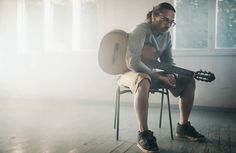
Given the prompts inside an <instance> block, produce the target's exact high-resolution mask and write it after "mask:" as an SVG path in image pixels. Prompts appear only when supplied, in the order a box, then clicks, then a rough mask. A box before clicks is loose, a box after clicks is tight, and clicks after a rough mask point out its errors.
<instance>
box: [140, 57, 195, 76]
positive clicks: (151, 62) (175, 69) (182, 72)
mask: <svg viewBox="0 0 236 153" xmlns="http://www.w3.org/2000/svg"><path fill="white" fill-rule="evenodd" d="M143 62H144V63H145V64H146V65H147V66H150V67H152V68H155V69H161V70H164V71H166V72H168V73H177V74H180V75H184V76H187V77H191V78H193V77H194V74H195V72H193V71H190V70H187V69H183V68H180V67H177V66H173V65H167V64H163V63H160V62H158V61H155V60H143Z"/></svg>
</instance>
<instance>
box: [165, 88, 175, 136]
mask: <svg viewBox="0 0 236 153" xmlns="http://www.w3.org/2000/svg"><path fill="white" fill-rule="evenodd" d="M166 93H167V95H166V96H167V104H168V111H169V121H170V134H171V139H172V140H174V136H173V129H172V119H171V110H170V98H169V92H168V89H166Z"/></svg>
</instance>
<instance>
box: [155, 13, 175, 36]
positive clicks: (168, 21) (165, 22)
mask: <svg viewBox="0 0 236 153" xmlns="http://www.w3.org/2000/svg"><path fill="white" fill-rule="evenodd" d="M174 18H175V12H173V11H171V10H165V11H163V12H162V13H160V14H159V15H158V16H154V17H153V18H152V26H153V28H154V29H155V30H156V31H157V32H158V33H164V32H166V31H168V30H169V28H170V27H171V26H174V25H175V22H174Z"/></svg>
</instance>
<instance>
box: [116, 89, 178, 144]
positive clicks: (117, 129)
mask: <svg viewBox="0 0 236 153" xmlns="http://www.w3.org/2000/svg"><path fill="white" fill-rule="evenodd" d="M121 88H122V89H121ZM127 92H130V93H131V90H130V89H128V88H126V87H124V86H120V85H118V87H117V90H116V102H115V116H114V129H116V140H119V120H120V118H119V117H120V95H121V94H124V93H127ZM149 92H150V93H152V94H154V93H156V92H158V93H161V108H160V120H159V128H161V122H162V110H163V101H164V95H166V97H167V105H168V112H169V122H170V134H171V139H172V140H173V139H174V137H173V129H172V119H171V109H170V99H169V92H168V89H166V88H160V89H150V91H149Z"/></svg>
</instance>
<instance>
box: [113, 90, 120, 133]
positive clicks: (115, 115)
mask: <svg viewBox="0 0 236 153" xmlns="http://www.w3.org/2000/svg"><path fill="white" fill-rule="evenodd" d="M118 88H119V87H117V91H116V101H115V114H114V129H116V118H117V104H118V100H117V99H118V95H119V94H120V91H119V89H118Z"/></svg>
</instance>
